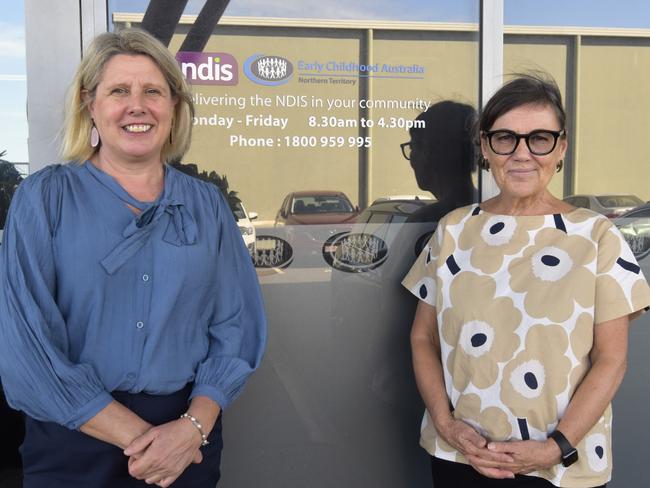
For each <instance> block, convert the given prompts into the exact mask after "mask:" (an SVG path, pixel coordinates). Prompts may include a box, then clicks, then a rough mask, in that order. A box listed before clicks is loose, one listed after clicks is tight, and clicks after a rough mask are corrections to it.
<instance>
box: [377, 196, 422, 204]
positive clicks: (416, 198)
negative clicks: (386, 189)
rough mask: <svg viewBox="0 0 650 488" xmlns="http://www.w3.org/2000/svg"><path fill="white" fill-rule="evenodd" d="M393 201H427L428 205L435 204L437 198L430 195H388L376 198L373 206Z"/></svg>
mask: <svg viewBox="0 0 650 488" xmlns="http://www.w3.org/2000/svg"><path fill="white" fill-rule="evenodd" d="M393 200H425V201H426V202H428V203H433V202H434V201H435V198H433V197H432V196H430V195H386V196H383V197H378V198H375V201H374V202H372V205H374V204H375V203H381V202H390V201H393Z"/></svg>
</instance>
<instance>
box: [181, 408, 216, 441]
mask: <svg viewBox="0 0 650 488" xmlns="http://www.w3.org/2000/svg"><path fill="white" fill-rule="evenodd" d="M181 418H182V419H188V420H189V421H190V422H192V425H193V426H194V427H196V430H198V431H199V434H201V447H203V446H207V445H208V444H210V442H208V436H207V435H205V433H204V432H203V426H202V425H201V423H200V422H199V421H198V420H197V419H196V417H192V416H191V415H190V414H189V413H187V412H185V413H184V414H183V415H181Z"/></svg>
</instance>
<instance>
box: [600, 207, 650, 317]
mask: <svg viewBox="0 0 650 488" xmlns="http://www.w3.org/2000/svg"><path fill="white" fill-rule="evenodd" d="M594 232H595V233H596V237H597V238H598V241H597V242H598V255H597V264H596V298H595V310H594V323H596V324H600V323H602V322H606V321H608V320H612V319H615V318H618V317H622V316H624V315H630V314H633V315H632V317H635V316H636V315H638V313H636V312H640V311H642V310H644V309H645V308H646V307H648V305H650V287H649V286H648V283H647V281H646V279H645V276H643V272H642V271H641V268H640V266H639V264H638V263H637V261H636V259H635V258H634V254H633V253H632V251H631V250H630V247H629V246H628V244H627V242H626V241H625V239H624V238H623V236H622V234H621V232H620V231H619V230H618V229H617V228H616V226H614V225H613V224H612V223H611V222H609V220H606V219H602V220H601V221H599V222H598V223H597V224H596V226H595V229H594Z"/></svg>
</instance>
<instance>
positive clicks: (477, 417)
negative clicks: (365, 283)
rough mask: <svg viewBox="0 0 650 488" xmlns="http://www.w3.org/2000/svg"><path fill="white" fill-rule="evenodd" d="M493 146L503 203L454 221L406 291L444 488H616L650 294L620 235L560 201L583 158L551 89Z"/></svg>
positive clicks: (520, 107)
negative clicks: (621, 425)
mask: <svg viewBox="0 0 650 488" xmlns="http://www.w3.org/2000/svg"><path fill="white" fill-rule="evenodd" d="M479 131H480V132H479V134H478V136H479V140H480V145H481V152H482V156H483V165H484V167H485V169H489V171H490V172H491V173H492V175H493V176H494V179H495V181H496V184H497V186H498V187H499V190H500V193H499V194H498V195H497V196H495V197H494V198H491V199H489V200H487V201H485V202H482V203H481V204H480V205H478V204H473V205H469V206H466V207H462V208H459V209H457V210H454V211H452V212H450V213H449V214H447V215H446V216H445V217H444V218H443V219H442V220H441V221H440V223H439V225H438V228H437V229H436V232H435V234H434V236H433V237H432V238H431V240H430V241H429V243H428V245H426V247H425V248H424V250H423V251H422V253H421V254H420V256H419V257H418V258H417V261H416V262H415V264H414V265H413V267H412V268H411V271H410V272H409V273H408V275H407V276H406V278H405V279H404V281H403V284H404V286H406V288H407V289H408V290H410V291H411V293H413V294H414V295H415V296H416V297H417V298H419V299H420V300H419V303H418V307H417V310H416V313H415V319H414V321H413V326H412V330H411V345H412V351H413V365H414V370H415V376H416V381H417V383H418V389H419V391H420V394H421V396H422V399H423V400H424V403H425V405H426V412H425V417H424V422H423V428H422V434H421V440H420V443H421V445H422V446H423V447H424V448H425V449H426V450H427V451H428V453H429V454H431V456H432V457H431V460H432V470H433V481H434V485H435V486H436V488H444V487H456V486H475V487H495V488H496V487H513V486H517V487H552V486H559V487H567V488H569V487H571V488H589V487H596V486H599V487H600V486H604V485H605V484H606V483H607V482H608V481H609V479H610V477H611V469H612V461H611V460H612V452H611V451H612V445H611V427H612V411H611V401H612V398H613V397H614V394H615V393H616V390H617V389H618V386H619V385H620V383H621V381H622V379H623V374H624V371H625V366H626V354H627V340H628V324H629V322H630V320H631V319H633V318H635V317H636V316H637V315H638V314H639V313H640V312H641V311H642V310H643V309H644V307H647V306H648V305H649V304H650V287H648V284H647V282H646V280H645V278H644V276H643V273H642V272H641V271H640V268H639V267H638V265H637V263H636V261H635V258H634V255H633V254H632V252H631V251H630V249H629V247H628V245H627V243H626V242H625V240H624V239H623V237H622V236H621V233H620V232H619V231H618V229H617V228H616V227H615V226H614V225H613V224H612V222H611V221H610V220H609V219H607V218H606V217H605V216H603V215H600V214H597V213H595V212H593V211H591V210H587V209H581V208H574V207H572V206H571V205H569V204H568V203H566V202H563V201H562V200H559V199H558V198H556V197H555V196H553V195H552V194H551V193H550V191H549V189H548V185H549V183H550V181H551V179H552V177H553V176H554V174H555V173H556V172H557V171H559V170H561V168H562V164H563V158H564V155H565V153H566V150H567V146H568V140H567V132H566V115H565V111H564V108H563V106H562V99H561V95H560V91H559V89H558V87H557V85H556V83H555V82H554V81H553V80H552V79H550V78H548V77H547V76H542V75H526V76H520V77H517V78H515V79H513V80H512V81H510V82H508V83H506V84H505V85H504V86H503V87H502V88H501V89H500V90H498V91H497V93H495V95H494V96H493V97H492V98H491V99H490V100H489V101H488V103H487V104H486V106H485V108H484V110H483V112H482V114H481V117H480V120H479Z"/></svg>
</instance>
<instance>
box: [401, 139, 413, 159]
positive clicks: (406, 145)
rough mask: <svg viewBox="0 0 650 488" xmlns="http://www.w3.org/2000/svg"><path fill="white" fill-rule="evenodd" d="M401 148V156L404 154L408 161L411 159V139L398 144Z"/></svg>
mask: <svg viewBox="0 0 650 488" xmlns="http://www.w3.org/2000/svg"><path fill="white" fill-rule="evenodd" d="M399 147H400V148H401V149H402V156H404V157H405V158H406V159H408V160H409V161H410V160H411V141H408V142H403V143H401V144H400V145H399Z"/></svg>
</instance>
